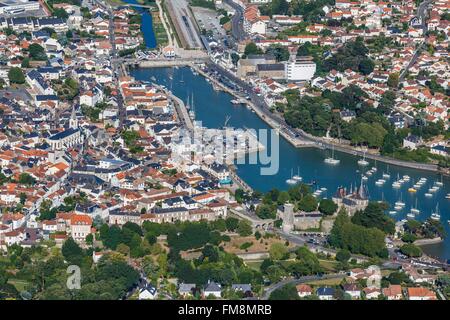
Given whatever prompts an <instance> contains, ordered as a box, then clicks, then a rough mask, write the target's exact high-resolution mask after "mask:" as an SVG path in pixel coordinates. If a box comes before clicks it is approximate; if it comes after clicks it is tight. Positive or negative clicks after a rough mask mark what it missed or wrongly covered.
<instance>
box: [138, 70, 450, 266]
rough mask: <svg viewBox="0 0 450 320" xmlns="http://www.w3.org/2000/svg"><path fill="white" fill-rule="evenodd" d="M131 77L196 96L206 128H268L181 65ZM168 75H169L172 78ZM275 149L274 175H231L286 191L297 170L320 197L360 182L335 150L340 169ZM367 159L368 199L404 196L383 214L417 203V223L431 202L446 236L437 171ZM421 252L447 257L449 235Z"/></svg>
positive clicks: (309, 153)
mask: <svg viewBox="0 0 450 320" xmlns="http://www.w3.org/2000/svg"><path fill="white" fill-rule="evenodd" d="M131 74H132V75H133V76H134V77H136V79H138V80H149V79H150V78H151V77H152V76H153V77H155V78H156V82H157V83H158V84H160V85H165V86H166V87H171V84H172V88H173V93H174V95H175V96H178V97H182V98H184V97H187V96H189V95H190V94H191V93H192V92H195V110H196V112H195V118H196V120H197V121H201V122H202V125H203V126H205V127H207V128H222V127H223V124H224V120H225V119H226V117H229V121H228V125H229V126H232V127H234V128H245V127H248V128H253V129H270V127H269V126H268V125H267V124H266V123H265V122H264V121H263V120H261V119H260V118H259V117H258V116H257V115H256V114H255V113H253V112H251V110H250V109H249V108H244V107H236V106H235V105H233V104H232V103H231V102H230V101H231V100H232V99H233V98H232V97H231V96H230V95H229V94H228V93H225V92H223V91H214V89H213V88H212V84H211V82H207V81H206V80H205V78H204V77H202V76H201V75H194V74H193V73H192V70H191V69H190V68H188V67H180V68H178V69H173V68H153V69H150V68H148V69H144V68H139V69H132V70H131ZM170 77H172V80H171V79H170ZM181 79H183V80H184V81H185V83H184V84H182V85H180V83H179V81H180V80H181ZM262 142H263V143H264V144H265V147H266V149H265V150H264V152H267V153H268V154H271V149H272V146H271V143H270V142H271V141H270V139H269V141H267V142H264V141H262ZM278 148H279V154H280V157H279V159H278V160H279V162H278V164H277V166H278V172H277V174H276V175H274V176H265V175H261V172H260V170H261V167H267V165H261V164H258V165H252V164H248V163H247V164H237V165H236V173H237V174H238V175H239V177H240V178H241V179H243V180H244V181H245V182H246V183H247V184H248V185H250V186H251V187H252V188H254V189H255V190H259V191H269V190H270V189H272V188H278V189H280V190H286V189H288V188H289V187H290V186H291V185H289V184H288V183H287V182H286V180H287V179H290V178H293V177H294V172H293V170H295V169H297V167H298V170H297V171H298V172H296V173H297V174H298V175H299V176H301V177H302V181H303V182H304V183H307V184H312V185H313V186H316V185H320V186H321V187H326V188H327V190H328V191H327V192H325V193H322V195H320V197H322V196H332V195H333V194H334V193H335V191H336V190H337V188H338V187H339V186H345V187H347V188H349V187H350V185H351V184H353V185H357V183H359V181H360V179H361V172H360V171H359V170H360V169H361V166H360V165H358V160H360V159H361V158H360V157H357V156H353V155H350V154H346V153H342V152H339V151H338V150H335V151H334V156H335V158H336V159H338V160H339V161H340V163H339V165H338V166H336V165H327V164H326V163H324V160H325V159H326V158H329V156H330V153H331V150H321V149H318V148H309V147H304V148H295V147H294V146H293V145H292V144H291V143H289V142H288V141H287V140H285V139H283V138H282V137H281V136H280V139H279V146H278ZM367 161H368V162H369V166H370V167H369V168H372V167H375V168H377V171H376V172H374V171H372V175H371V176H370V178H369V177H368V178H367V180H365V181H364V183H365V184H366V187H367V190H368V193H369V197H370V199H372V200H381V199H383V200H384V201H386V202H389V203H390V204H391V205H393V204H394V203H395V202H396V201H398V199H399V198H400V194H401V193H403V199H402V201H403V202H404V203H405V207H404V208H403V209H402V210H401V211H399V212H396V213H395V214H394V213H392V212H391V211H393V210H392V209H389V210H390V211H389V212H387V213H390V214H391V216H392V217H393V218H394V219H396V220H402V219H405V218H406V215H407V213H409V212H410V210H411V208H413V206H415V203H416V199H417V207H418V208H417V209H419V210H420V212H421V214H420V215H418V216H416V219H418V220H425V219H427V218H430V216H431V213H432V211H433V210H434V209H435V208H436V204H437V203H439V208H440V214H441V216H442V217H441V221H442V222H443V224H444V225H445V229H446V231H447V233H449V234H450V226H449V225H448V224H446V223H444V222H445V221H447V220H448V219H449V218H450V201H449V199H448V198H450V197H449V196H450V179H449V178H448V177H443V178H442V177H441V176H440V175H438V174H436V173H432V172H428V171H421V170H416V169H410V168H404V167H398V166H395V165H392V164H391V165H388V164H385V163H381V162H380V161H377V163H375V161H373V160H371V159H367ZM364 171H365V170H364ZM387 174H388V175H389V178H390V177H397V181H394V183H395V187H394V185H393V184H391V183H385V184H384V185H383V186H377V185H376V184H375V182H376V181H377V180H378V179H381V178H383V179H386V175H387ZM404 176H405V177H404ZM406 176H407V177H406ZM400 177H401V178H400ZM408 177H409V181H405V178H406V179H408ZM401 180H402V181H401ZM414 181H417V183H419V182H420V184H421V186H422V187H421V188H420V189H417V192H411V193H410V192H407V190H408V188H410V187H413V186H414ZM436 181H442V184H443V185H442V187H440V188H439V190H436V191H435V192H434V193H433V194H430V195H426V193H427V191H428V189H429V188H432V187H433V186H434V185H435V184H434V183H435V182H436ZM402 182H403V183H402ZM314 189H315V187H314ZM383 194H384V198H383V196H382V195H383ZM400 209H401V208H400ZM423 249H424V250H425V251H426V252H427V253H429V254H430V255H432V256H437V257H440V258H442V259H449V258H450V240H449V237H447V238H446V239H445V240H444V241H443V242H441V243H438V244H432V245H426V246H423Z"/></svg>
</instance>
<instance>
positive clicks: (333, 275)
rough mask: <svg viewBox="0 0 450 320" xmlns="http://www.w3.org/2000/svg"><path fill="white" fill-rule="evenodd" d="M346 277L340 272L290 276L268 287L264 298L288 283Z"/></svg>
mask: <svg viewBox="0 0 450 320" xmlns="http://www.w3.org/2000/svg"><path fill="white" fill-rule="evenodd" d="M343 277H345V274H340V273H330V274H326V275H322V276H321V275H315V276H304V277H300V278H288V279H285V280H282V281H280V282H277V283H275V284H273V285H271V286H269V287H267V288H266V289H265V290H264V295H263V297H262V298H263V300H268V299H269V297H270V294H271V293H272V292H274V291H275V290H277V289H279V288H281V287H284V286H285V285H287V284H294V285H298V284H300V283H305V282H311V281H317V280H325V279H339V278H343Z"/></svg>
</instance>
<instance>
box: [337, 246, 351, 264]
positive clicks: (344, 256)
mask: <svg viewBox="0 0 450 320" xmlns="http://www.w3.org/2000/svg"><path fill="white" fill-rule="evenodd" d="M350 258H351V255H350V252H349V251H348V250H346V249H343V250H339V251H338V252H337V253H336V260H337V261H339V262H342V263H346V262H347V261H348V260H350Z"/></svg>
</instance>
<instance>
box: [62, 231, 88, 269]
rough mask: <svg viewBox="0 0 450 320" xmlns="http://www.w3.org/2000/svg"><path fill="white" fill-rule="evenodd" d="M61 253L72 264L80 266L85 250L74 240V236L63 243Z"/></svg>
mask: <svg viewBox="0 0 450 320" xmlns="http://www.w3.org/2000/svg"><path fill="white" fill-rule="evenodd" d="M61 253H62V255H63V257H64V259H65V260H66V261H67V262H69V263H70V264H75V265H78V266H80V265H81V263H82V261H83V257H84V254H83V250H82V249H81V248H80V246H79V245H78V244H77V243H76V242H75V240H73V238H72V237H69V238H68V239H67V240H66V241H65V242H64V244H63V246H62V248H61Z"/></svg>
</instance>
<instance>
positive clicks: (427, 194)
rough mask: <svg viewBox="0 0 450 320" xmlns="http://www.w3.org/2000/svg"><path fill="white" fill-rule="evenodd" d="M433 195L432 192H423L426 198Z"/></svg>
mask: <svg viewBox="0 0 450 320" xmlns="http://www.w3.org/2000/svg"><path fill="white" fill-rule="evenodd" d="M432 196H433V194H432V193H428V192H427V193H425V197H427V198H431V197H432Z"/></svg>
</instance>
